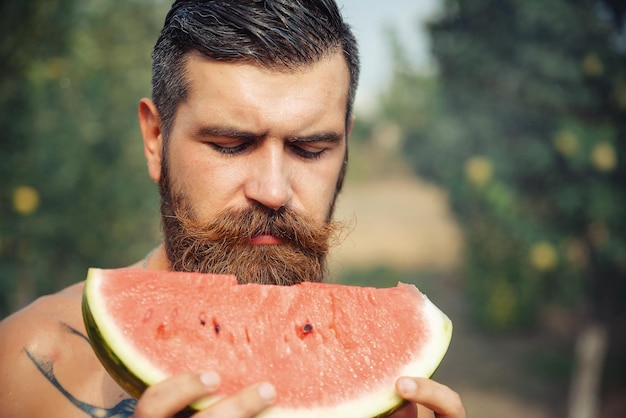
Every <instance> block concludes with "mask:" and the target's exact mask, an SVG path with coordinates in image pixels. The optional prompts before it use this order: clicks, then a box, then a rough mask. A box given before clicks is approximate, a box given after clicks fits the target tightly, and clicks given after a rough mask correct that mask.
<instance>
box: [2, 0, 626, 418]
mask: <svg viewBox="0 0 626 418" xmlns="http://www.w3.org/2000/svg"><path fill="white" fill-rule="evenodd" d="M366 3H367V1H365V2H364V3H361V2H351V1H348V0H346V1H344V2H343V4H344V7H345V10H344V12H345V14H346V16H348V18H349V17H350V15H351V14H355V8H358V7H366V6H367V5H366ZM409 3H411V2H410V0H407V4H409ZM169 5H170V2H169V1H166V0H127V1H124V2H119V1H114V0H63V1H60V0H54V1H50V0H31V1H27V2H25V1H21V0H19V1H18V0H4V1H3V2H2V3H1V4H0V32H1V36H0V63H1V64H0V131H1V132H2V135H3V137H2V139H1V140H0V156H1V163H0V176H1V178H3V179H4V180H3V181H2V183H1V184H0V318H1V317H4V316H6V315H8V314H10V313H11V312H13V311H15V310H17V309H19V308H21V307H23V306H24V305H25V304H27V303H29V302H30V301H32V300H33V299H34V298H36V297H37V296H39V295H42V294H45V293H49V292H54V291H56V290H59V289H61V288H63V287H64V286H66V285H68V284H70V283H74V282H76V281H79V280H82V278H83V277H84V275H85V272H86V269H87V268H88V267H89V266H101V267H121V266H124V265H127V264H130V263H132V262H134V261H136V260H138V259H140V258H142V257H143V256H144V255H145V254H146V253H147V252H148V251H150V249H151V248H152V247H154V246H155V245H156V244H157V243H158V242H159V239H160V226H159V217H158V195H157V190H156V187H155V186H154V185H153V184H152V183H151V182H150V181H149V179H148V176H147V173H146V168H145V162H144V158H143V153H142V146H141V140H140V135H139V130H138V128H137V123H136V117H135V114H136V106H137V102H138V99H139V98H141V97H143V96H149V95H150V84H149V83H150V51H151V48H152V45H153V43H154V41H155V39H156V36H157V34H158V31H159V28H160V26H161V24H162V21H163V19H164V16H165V13H166V11H167V9H168V8H169ZM396 6H397V5H396ZM367 7H369V6H367ZM414 29H415V32H414V35H415V36H423V35H424V34H425V35H426V37H427V39H428V42H429V45H430V48H429V52H430V55H429V57H430V58H429V62H428V63H427V65H424V64H423V63H420V64H419V65H418V64H417V63H416V61H415V60H414V59H413V57H412V52H411V49H410V48H407V45H408V44H409V42H408V39H407V36H411V34H409V35H407V34H406V33H405V32H400V31H398V30H397V28H396V27H395V26H394V24H393V22H388V24H387V25H386V26H385V27H384V28H383V27H369V28H363V27H361V28H359V27H357V28H356V34H357V37H360V36H362V35H364V33H365V31H375V32H376V33H377V34H378V36H380V39H382V40H383V42H384V45H385V48H384V51H385V56H381V57H380V61H381V62H385V63H386V64H388V65H389V67H390V68H391V70H390V73H389V77H387V78H385V79H384V80H380V81H381V85H380V86H381V87H380V89H379V90H378V91H377V92H376V93H372V91H371V90H365V94H367V95H369V96H370V97H367V98H366V99H367V100H366V101H367V103H369V105H368V106H367V107H361V108H357V115H356V116H357V119H356V124H355V128H354V131H353V136H352V138H351V145H350V146H351V151H350V152H351V154H350V157H351V166H350V170H349V173H348V183H347V185H346V188H345V193H344V194H343V195H342V196H341V197H340V200H339V205H338V213H337V216H338V217H339V218H341V219H346V221H347V222H348V223H349V224H350V225H351V227H352V228H353V233H352V234H351V235H349V236H348V238H347V239H346V240H345V241H344V242H343V243H342V245H341V246H340V248H338V249H337V250H336V251H335V253H333V257H332V259H331V271H332V275H333V279H334V280H337V281H341V282H344V283H351V284H359V285H376V286H389V285H394V284H395V283H396V282H397V281H398V280H400V281H404V282H413V283H416V284H418V286H419V287H420V288H422V289H423V290H424V291H425V292H426V293H428V294H429V296H430V297H431V299H432V300H433V301H434V302H435V303H436V304H438V305H439V306H441V307H442V309H443V310H444V311H446V312H447V313H449V314H450V316H451V318H452V320H453V322H454V323H455V335H454V338H453V342H452V346H451V349H450V352H449V354H448V357H447V358H446V359H445V360H444V363H443V364H442V366H441V368H440V370H439V372H438V375H437V378H438V379H439V380H441V381H443V382H445V383H446V384H449V385H450V386H452V387H454V388H456V389H457V390H459V392H460V393H461V395H462V397H463V398H464V400H465V402H466V405H467V407H468V413H469V416H473V417H483V418H489V417H501V416H503V415H505V414H508V417H509V418H515V417H531V416H532V417H566V416H568V417H571V418H573V417H576V418H586V417H602V418H617V417H624V416H626V333H625V332H624V330H626V210H625V207H626V4H624V2H623V1H620V0H577V1H570V0H549V1H543V0H498V1H494V0H441V1H439V2H437V7H436V10H435V11H434V12H433V13H432V14H431V15H430V16H429V17H428V19H427V20H426V21H424V20H421V19H420V20H418V19H417V18H416V19H415V28H414ZM361 48H362V49H367V48H368V45H367V44H362V45H361ZM587 411H588V413H587ZM585 414H586V415H585Z"/></svg>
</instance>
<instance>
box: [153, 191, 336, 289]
mask: <svg viewBox="0 0 626 418" xmlns="http://www.w3.org/2000/svg"><path fill="white" fill-rule="evenodd" d="M163 186H166V187H165V189H168V187H167V186H168V185H163V184H161V187H162V202H161V211H162V222H163V229H164V234H165V247H166V252H167V257H168V259H169V262H170V267H171V268H172V270H176V271H196V272H203V273H215V274H234V275H236V276H237V279H238V280H239V282H240V283H262V284H278V285H292V284H296V283H300V282H303V281H310V282H320V281H322V280H323V279H324V277H325V276H326V273H327V266H326V257H327V254H328V250H329V246H330V241H331V238H333V237H336V236H337V232H338V231H339V230H340V229H341V228H340V226H339V225H338V224H337V223H334V222H322V223H320V222H315V221H313V220H311V219H309V218H306V217H303V216H301V215H298V214H297V213H296V212H294V211H293V210H290V209H287V208H281V209H279V210H277V211H275V210H272V209H268V208H265V207H263V206H261V205H258V204H257V205H252V206H250V207H248V208H246V209H244V210H238V211H226V212H223V213H221V214H219V215H218V216H217V217H216V218H215V219H214V220H213V221H212V222H210V223H208V224H202V223H201V222H199V221H197V220H196V219H195V217H194V215H193V212H192V210H191V209H190V208H189V204H188V203H187V202H186V201H185V199H184V198H182V197H180V196H173V195H172V194H171V193H170V190H163ZM163 192H165V193H163ZM258 235H272V236H274V237H277V238H279V239H280V240H281V243H280V244H276V245H252V244H250V239H251V238H253V237H255V236H258Z"/></svg>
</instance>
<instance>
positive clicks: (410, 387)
mask: <svg viewBox="0 0 626 418" xmlns="http://www.w3.org/2000/svg"><path fill="white" fill-rule="evenodd" d="M398 389H400V392H402V393H403V394H405V395H412V394H413V393H415V391H416V390H417V383H415V381H414V380H413V379H409V378H408V377H403V378H401V379H400V380H399V381H398Z"/></svg>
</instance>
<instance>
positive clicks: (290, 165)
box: [151, 53, 349, 284]
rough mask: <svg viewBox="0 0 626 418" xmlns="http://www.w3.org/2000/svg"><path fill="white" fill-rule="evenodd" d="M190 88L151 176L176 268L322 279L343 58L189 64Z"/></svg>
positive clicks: (344, 84) (337, 157)
mask: <svg viewBox="0 0 626 418" xmlns="http://www.w3.org/2000/svg"><path fill="white" fill-rule="evenodd" d="M187 79H188V80H189V95H188V98H187V100H186V101H185V102H183V103H181V104H180V105H179V108H178V109H177V113H176V117H175V120H174V123H173V126H172V129H171V132H170V136H169V138H168V143H167V149H166V151H165V152H166V155H164V156H162V163H163V164H161V172H160V173H159V175H160V176H159V181H160V185H161V190H162V198H163V208H162V210H163V222H164V229H165V235H166V237H165V238H166V248H167V251H168V257H169V259H170V263H171V264H172V267H173V268H174V269H180V270H197V271H208V272H214V273H233V274H237V275H238V276H239V278H240V280H241V281H243V282H248V281H261V282H266V283H267V282H269V283H280V284H291V282H292V281H293V282H298V281H302V280H321V276H322V274H323V270H324V268H325V257H326V253H327V250H328V240H329V238H330V236H331V235H332V233H333V227H332V224H331V223H329V220H330V218H331V215H332V214H331V210H332V209H331V208H332V207H333V205H334V200H335V198H336V190H337V182H338V178H339V175H340V172H341V170H342V166H343V163H344V159H345V153H346V146H347V134H348V133H347V132H346V100H347V92H348V84H349V74H348V68H347V66H346V64H345V61H344V58H343V55H342V54H341V53H337V54H335V55H333V56H331V57H329V58H327V59H325V60H322V61H320V62H318V63H316V64H314V65H313V66H311V67H306V68H303V69H300V70H296V71H293V70H290V71H286V70H270V69H266V68H262V67H258V66H255V65H249V64H239V63H238V64H232V63H219V62H215V61H209V60H207V59H205V58H202V57H199V56H197V55H191V56H190V57H189V60H188V63H187ZM152 172H153V171H152V170H151V173H152ZM242 276H246V277H242Z"/></svg>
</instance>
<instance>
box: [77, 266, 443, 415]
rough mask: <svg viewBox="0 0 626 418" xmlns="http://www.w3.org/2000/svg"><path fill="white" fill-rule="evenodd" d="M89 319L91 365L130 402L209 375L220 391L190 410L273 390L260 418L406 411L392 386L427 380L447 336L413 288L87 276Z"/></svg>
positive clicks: (132, 273)
mask: <svg viewBox="0 0 626 418" xmlns="http://www.w3.org/2000/svg"><path fill="white" fill-rule="evenodd" d="M83 316H84V320H85V325H86V328H87V333H88V335H89V339H90V340H91V344H92V345H93V348H94V350H95V352H96V354H97V355H98V357H99V358H100V360H101V361H102V363H103V365H104V367H105V368H106V369H107V371H108V372H109V373H110V374H111V376H112V377H113V378H114V379H115V380H116V381H117V382H118V384H119V385H120V386H122V387H123V388H124V389H125V390H126V391H128V393H129V394H131V395H132V396H135V397H138V396H140V395H141V393H142V391H143V390H144V389H145V388H146V387H147V386H149V385H153V384H155V383H157V382H159V381H161V380H163V379H165V378H167V377H168V376H172V375H175V374H179V373H183V372H201V371H207V370H214V371H216V372H217V373H219V375H220V377H221V381H222V384H221V386H220V391H219V392H218V394H217V395H216V396H214V397H211V398H208V399H205V400H204V401H201V402H199V403H198V404H194V406H193V407H194V408H196V409H201V408H203V407H206V406H207V405H209V404H210V403H212V402H215V401H217V400H218V399H220V398H221V397H223V396H226V395H228V394H231V393H234V392H236V391H238V390H239V389H241V388H243V387H245V386H248V385H251V384H255V383H258V382H260V381H270V382H271V383H272V384H274V386H275V387H276V392H277V395H278V396H277V400H276V403H275V404H274V406H273V407H272V408H271V409H269V410H268V411H267V412H266V413H264V414H263V415H262V416H263V417H265V418H269V417H272V418H277V417H324V418H331V417H342V418H345V417H373V416H384V415H385V414H388V413H390V412H391V411H393V410H395V409H396V408H397V407H399V406H400V405H401V404H402V402H403V401H402V399H401V398H400V397H399V396H398V395H397V394H396V392H395V389H394V384H395V380H396V379H397V378H398V377H399V376H401V375H409V376H421V377H429V376H430V375H432V373H433V372H434V371H435V369H436V368H437V366H438V365H439V363H440V361H441V360H442V358H443V356H444V354H445V352H446V350H447V348H448V344H449V342H450V338H451V334H452V323H451V322H450V320H449V319H448V317H447V316H446V315H445V314H444V313H442V312H441V311H440V310H439V309H438V308H436V307H435V306H434V305H433V304H432V303H431V302H430V301H429V300H428V298H426V296H424V295H423V294H422V293H420V292H419V291H418V290H417V289H416V288H415V286H412V285H406V284H398V286H397V287H394V288H387V289H376V288H366V287H356V286H344V285H336V284H320V283H302V284H299V285H295V286H289V287H283V286H270V285H258V284H246V285H238V284H237V281H236V278H235V277H234V276H226V275H209V274H198V273H174V272H164V271H150V270H139V269H113V270H101V269H90V270H89V273H88V276H87V280H86V284H85V289H84V295H83Z"/></svg>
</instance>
